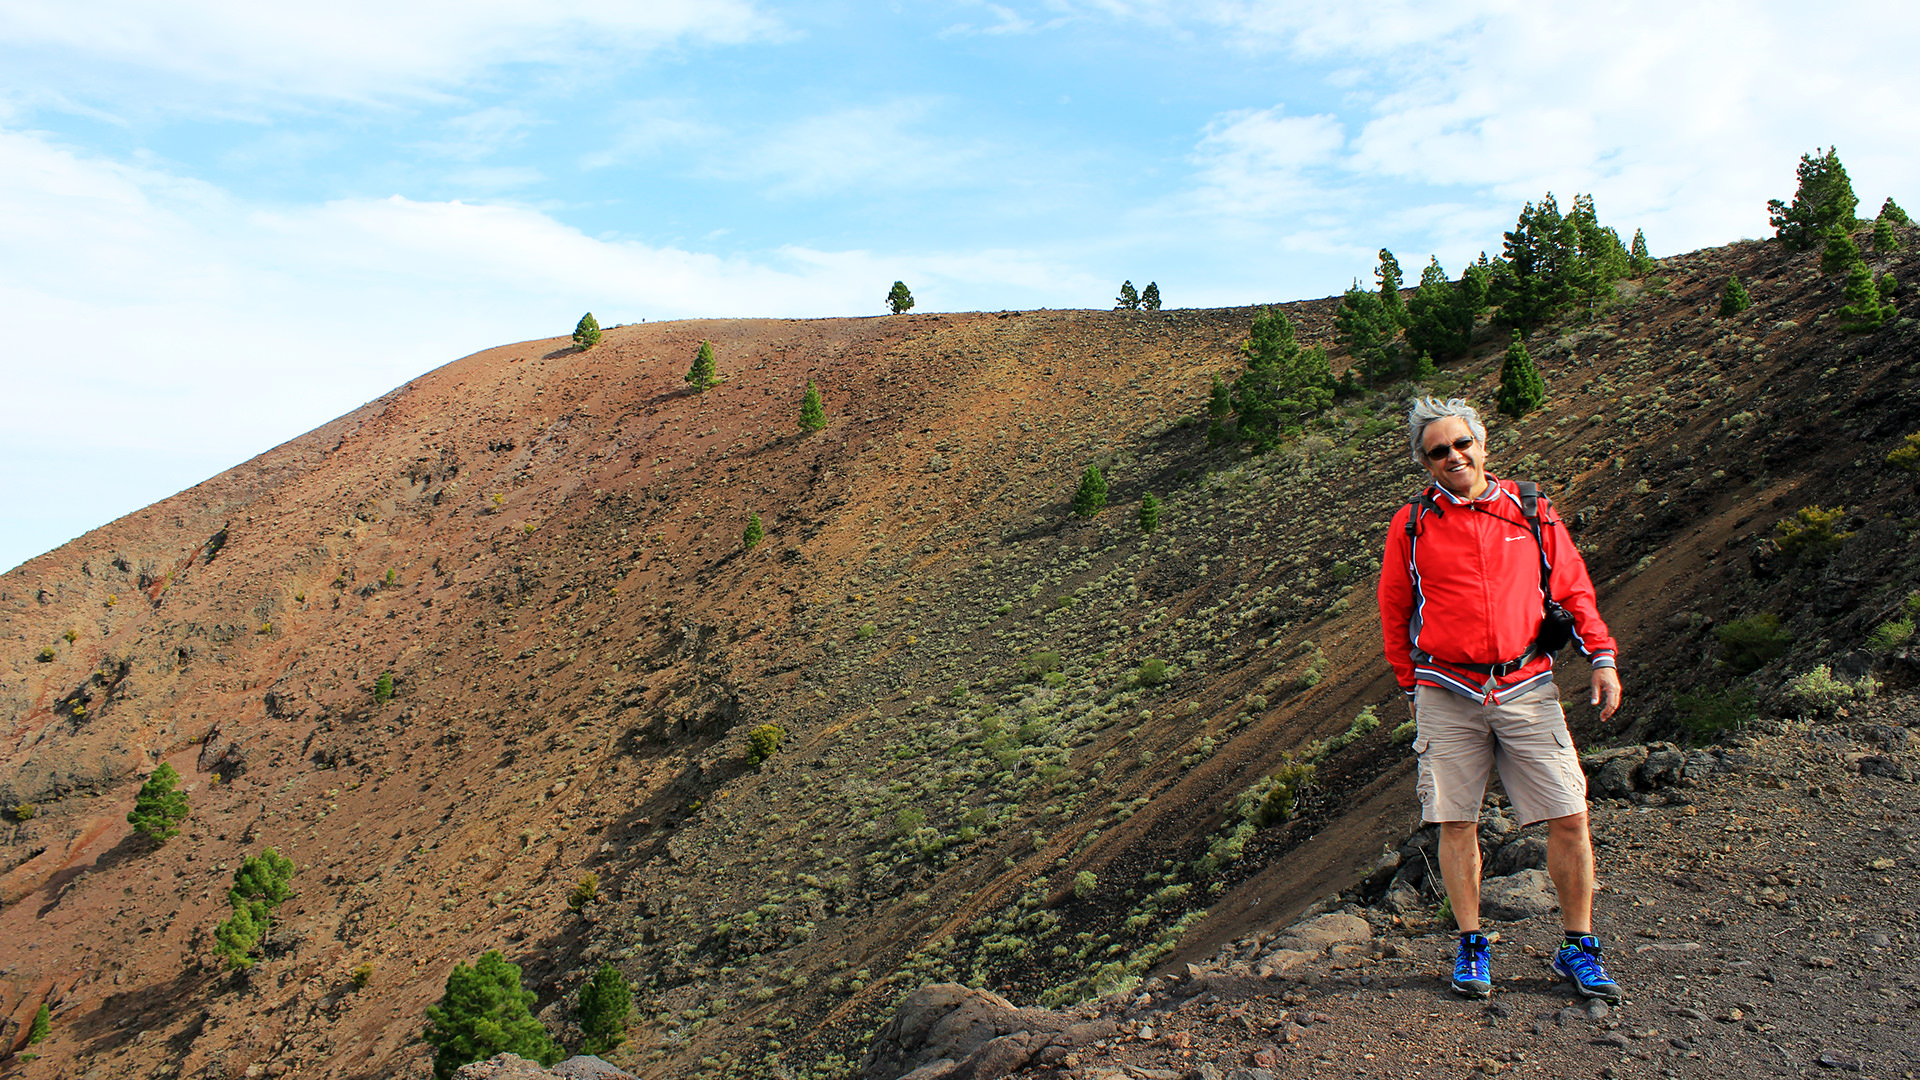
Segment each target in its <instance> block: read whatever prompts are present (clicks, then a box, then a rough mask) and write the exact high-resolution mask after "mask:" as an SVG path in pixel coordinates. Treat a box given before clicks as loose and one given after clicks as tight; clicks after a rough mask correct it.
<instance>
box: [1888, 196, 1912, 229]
mask: <svg viewBox="0 0 1920 1080" xmlns="http://www.w3.org/2000/svg"><path fill="white" fill-rule="evenodd" d="M1880 216H1881V217H1883V218H1886V219H1887V220H1888V221H1891V222H1893V223H1894V224H1895V225H1911V224H1913V221H1912V219H1910V218H1908V217H1907V212H1906V211H1905V210H1902V209H1900V204H1899V203H1897V202H1894V201H1893V196H1891V195H1889V196H1887V201H1886V202H1883V203H1881V204H1880Z"/></svg>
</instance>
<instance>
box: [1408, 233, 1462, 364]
mask: <svg viewBox="0 0 1920 1080" xmlns="http://www.w3.org/2000/svg"><path fill="white" fill-rule="evenodd" d="M1468 277H1471V274H1469V275H1468ZM1468 284H1469V282H1468V278H1467V277H1463V278H1462V280H1461V281H1460V283H1459V284H1458V285H1456V284H1454V283H1453V282H1452V281H1449V280H1447V272H1446V271H1445V270H1443V269H1441V268H1440V260H1439V259H1432V260H1429V261H1428V263H1427V268H1426V269H1425V270H1422V271H1420V287H1419V288H1417V289H1415V290H1414V292H1413V296H1412V298H1411V299H1409V300H1408V301H1407V316H1408V321H1407V350H1408V351H1409V352H1411V353H1413V354H1415V355H1424V356H1425V357H1426V358H1427V362H1428V363H1429V364H1431V363H1432V362H1433V360H1434V359H1435V358H1438V359H1440V360H1442V361H1446V360H1454V359H1457V358H1459V357H1462V356H1465V355H1466V354H1467V347H1468V346H1469V345H1471V344H1473V315H1474V312H1473V309H1472V305H1471V301H1469V300H1468V299H1467V297H1466V296H1464V295H1463V294H1464V293H1465V292H1466V291H1467V288H1468ZM1414 378H1415V379H1416V380H1418V379H1419V378H1420V376H1418V375H1415V376H1414Z"/></svg>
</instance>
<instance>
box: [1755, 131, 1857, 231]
mask: <svg viewBox="0 0 1920 1080" xmlns="http://www.w3.org/2000/svg"><path fill="white" fill-rule="evenodd" d="M1796 171H1797V172H1798V174H1799V177H1800V187H1799V189H1798V190H1796V191H1795V192H1794V193H1793V205H1791V206H1788V205H1787V204H1785V203H1783V202H1781V201H1780V200H1779V199H1770V200H1768V201H1767V224H1769V225H1772V226H1773V230H1774V235H1775V236H1777V237H1779V238H1780V244H1781V246H1782V247H1785V248H1786V249H1787V250H1788V251H1811V250H1813V248H1814V247H1815V245H1817V244H1820V243H1821V242H1822V241H1823V240H1824V239H1825V238H1826V234H1827V230H1829V229H1832V228H1834V227H1835V226H1839V227H1840V228H1841V229H1843V230H1846V231H1849V232H1850V231H1852V229H1853V227H1854V225H1855V221H1854V218H1853V212H1854V210H1855V209H1856V208H1857V207H1858V206H1859V205H1860V199H1859V197H1858V196H1856V195H1855V194H1854V193H1853V181H1851V180H1849V179H1847V169H1846V166H1844V165H1842V164H1840V155H1839V154H1838V153H1837V152H1836V150H1835V148H1833V147H1828V148H1827V151H1826V152H1825V153H1823V154H1821V155H1820V156H1819V157H1817V158H1816V157H1814V156H1813V155H1812V154H1802V155H1800V165H1799V168H1798V169H1797V170H1796Z"/></svg>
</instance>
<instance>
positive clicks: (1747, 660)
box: [1713, 611, 1793, 675]
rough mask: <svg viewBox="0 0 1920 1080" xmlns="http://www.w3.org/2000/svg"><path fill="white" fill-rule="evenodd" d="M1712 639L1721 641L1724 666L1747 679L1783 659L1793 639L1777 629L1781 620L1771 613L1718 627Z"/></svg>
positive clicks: (1752, 616) (1737, 620) (1715, 628)
mask: <svg viewBox="0 0 1920 1080" xmlns="http://www.w3.org/2000/svg"><path fill="white" fill-rule="evenodd" d="M1713 636H1714V637H1716V638H1718V639H1720V648H1721V650H1722V651H1723V652H1724V653H1725V661H1726V665H1727V666H1728V667H1730V668H1732V669H1733V670H1734V671H1736V672H1738V673H1740V674H1742V675H1748V674H1751V673H1753V672H1755V671H1759V670H1760V669H1761V668H1762V667H1764V666H1766V665H1767V664H1768V663H1771V662H1772V661H1774V660H1777V659H1779V658H1780V657H1781V656H1784V655H1785V654H1786V651H1787V646H1789V645H1792V644H1793V635H1792V634H1789V633H1787V632H1786V631H1785V630H1783V629H1781V628H1780V616H1778V615H1775V614H1773V613H1771V612H1765V611H1763V612H1761V613H1760V614H1758V615H1749V616H1747V617H1746V618H1744V619H1735V620H1733V621H1732V622H1726V623H1721V624H1720V625H1719V626H1716V627H1714V630H1713Z"/></svg>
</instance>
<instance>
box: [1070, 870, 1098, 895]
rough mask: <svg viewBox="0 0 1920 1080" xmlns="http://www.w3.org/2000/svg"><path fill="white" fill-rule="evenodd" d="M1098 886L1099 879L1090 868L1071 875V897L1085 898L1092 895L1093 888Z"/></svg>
mask: <svg viewBox="0 0 1920 1080" xmlns="http://www.w3.org/2000/svg"><path fill="white" fill-rule="evenodd" d="M1099 887H1100V879H1099V878H1097V877H1095V876H1094V875H1093V871H1091V870H1082V871H1080V872H1079V873H1077V874H1075V875H1073V898H1074V899H1075V900H1085V899H1086V898H1087V897H1089V896H1092V895H1093V890H1095V889H1097V888H1099Z"/></svg>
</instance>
